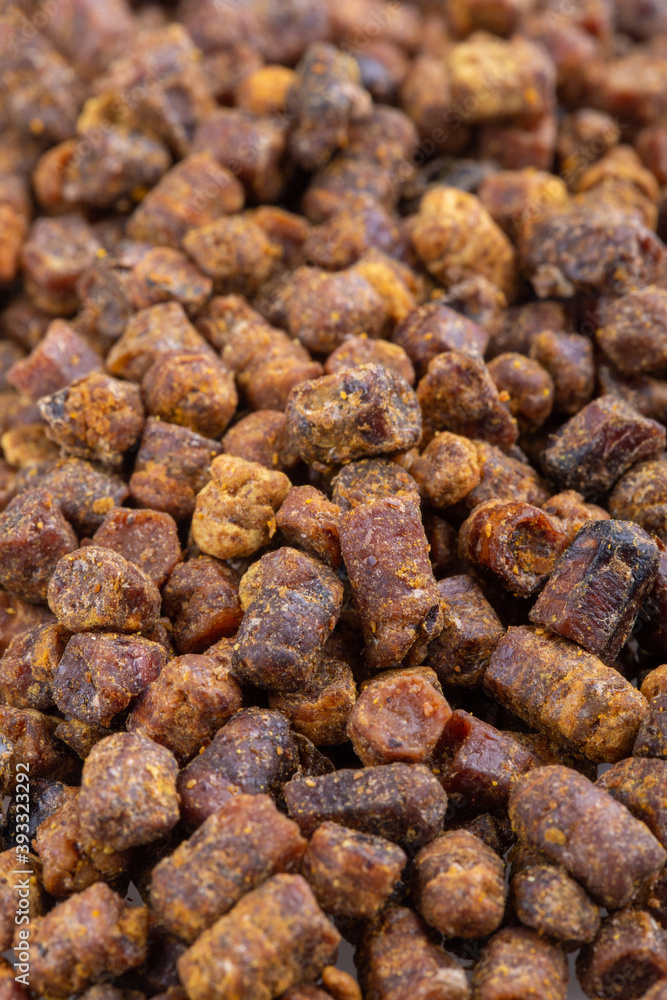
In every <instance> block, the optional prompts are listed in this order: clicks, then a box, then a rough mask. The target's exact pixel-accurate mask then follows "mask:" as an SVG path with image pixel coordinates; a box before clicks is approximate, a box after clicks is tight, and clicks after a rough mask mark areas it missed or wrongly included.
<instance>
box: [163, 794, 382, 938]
mask: <svg viewBox="0 0 667 1000" xmlns="http://www.w3.org/2000/svg"><path fill="white" fill-rule="evenodd" d="M306 846H307V845H306V841H305V840H304V839H303V837H302V836H301V834H300V833H299V828H298V827H297V825H296V823H294V822H293V821H292V820H289V819H287V818H286V817H285V816H283V815H282V814H281V813H279V812H278V810H277V809H276V807H275V805H274V804H273V802H272V800H271V799H270V798H269V797H268V795H237V796H235V797H234V798H233V799H230V801H229V802H228V803H227V804H226V805H225V806H224V807H223V808H222V809H220V810H219V811H218V812H215V813H213V814H212V815H211V816H209V817H208V819H207V820H205V822H204V823H202V825H201V826H200V827H199V829H198V830H197V831H196V833H194V834H193V835H192V837H190V838H189V840H185V841H184V842H183V843H182V844H180V845H179V847H178V848H177V849H176V851H175V852H174V853H173V854H170V855H168V856H167V857H166V858H164V859H163V860H162V861H160V862H159V863H158V865H156V867H155V868H154V869H153V874H152V879H151V905H152V906H153V908H154V909H155V911H156V913H157V914H158V915H159V917H160V920H161V922H162V923H163V924H164V925H165V926H166V927H167V929H168V930H169V931H171V933H173V934H177V935H178V936H179V937H181V938H182V939H183V940H185V941H188V942H192V941H194V940H195V939H196V938H197V937H198V936H199V934H201V933H202V932H203V931H204V930H206V928H207V927H210V926H211V925H212V924H214V923H215V922H216V920H218V919H219V917H221V916H223V914H225V913H227V912H229V910H231V909H232V907H233V906H234V905H235V903H237V902H238V901H239V900H240V899H241V898H242V897H243V896H244V895H245V894H246V893H247V892H249V891H251V890H252V889H255V888H256V887H257V886H259V885H261V884H262V882H264V881H265V880H266V879H267V878H270V877H271V876H272V875H276V874H277V873H278V872H286V871H294V870H296V869H298V866H299V863H300V860H301V857H302V855H303V853H304V851H305V850H306ZM394 850H397V848H394Z"/></svg>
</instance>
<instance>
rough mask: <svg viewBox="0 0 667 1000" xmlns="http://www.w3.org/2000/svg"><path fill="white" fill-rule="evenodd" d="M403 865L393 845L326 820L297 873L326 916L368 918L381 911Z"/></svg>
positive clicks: (403, 859)
mask: <svg viewBox="0 0 667 1000" xmlns="http://www.w3.org/2000/svg"><path fill="white" fill-rule="evenodd" d="M406 864H407V855H406V854H405V853H404V852H403V851H402V850H401V848H400V847H397V846H396V844H392V843H390V842H389V841H387V840H384V839H383V838H382V837H374V836H370V835H369V834H365V833H359V832H358V831H356V830H350V829H349V828H348V827H345V826H339V824H338V823H331V822H324V823H322V824H321V825H320V826H318V828H317V829H316V830H315V833H314V834H313V836H312V837H311V839H310V842H309V844H308V847H307V849H306V852H305V854H304V856H303V860H302V863H301V874H302V875H303V876H304V878H305V879H306V880H307V881H308V882H309V884H310V886H311V888H312V890H313V892H314V894H315V898H316V899H317V901H318V903H319V904H320V906H321V907H322V909H323V910H324V911H325V913H330V914H332V915H334V916H338V917H350V918H356V917H362V918H366V919H369V918H372V917H374V916H376V915H377V913H379V911H380V910H381V909H382V907H383V905H384V903H385V901H386V900H387V898H388V897H389V896H390V895H391V893H392V891H393V889H394V886H395V885H396V883H397V882H398V880H399V878H400V875H401V872H402V870H403V868H404V867H405V865H406Z"/></svg>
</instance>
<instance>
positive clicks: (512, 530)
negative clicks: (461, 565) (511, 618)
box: [459, 500, 567, 597]
mask: <svg viewBox="0 0 667 1000" xmlns="http://www.w3.org/2000/svg"><path fill="white" fill-rule="evenodd" d="M566 545H567V536H566V535H565V532H564V531H563V530H562V529H561V527H560V524H558V523H557V522H556V521H554V520H552V519H551V518H550V517H549V516H548V515H547V514H545V513H544V512H543V511H541V510H539V509H538V508H537V507H533V506H532V505H531V504H527V503H502V502H501V501H498V500H489V501H487V503H483V504H480V505H479V506H478V507H476V508H475V509H474V510H473V512H472V514H471V515H470V517H469V518H468V519H467V520H466V521H465V522H464V523H463V525H462V526H461V531H460V534H459V554H460V555H461V557H462V558H463V559H468V560H469V561H470V562H471V563H472V564H473V565H475V566H477V567H479V568H480V569H482V570H485V571H487V572H490V573H492V574H493V575H494V576H496V577H498V579H499V580H500V581H501V582H502V584H503V586H504V587H506V588H507V590H509V591H510V593H512V594H515V595H516V596H517V597H528V596H530V594H532V593H534V591H535V590H537V589H538V587H540V586H541V585H542V584H543V583H544V581H545V580H546V579H547V577H548V576H549V574H550V573H552V571H553V569H554V566H555V565H556V562H557V560H558V557H559V556H560V555H561V553H562V552H563V550H564V549H565V546H566Z"/></svg>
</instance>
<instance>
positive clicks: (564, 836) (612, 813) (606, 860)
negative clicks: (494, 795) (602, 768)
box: [509, 765, 665, 909]
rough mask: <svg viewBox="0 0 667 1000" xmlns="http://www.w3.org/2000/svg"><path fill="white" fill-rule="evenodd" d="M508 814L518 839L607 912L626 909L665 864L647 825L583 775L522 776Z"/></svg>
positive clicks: (558, 770) (540, 772) (557, 770)
mask: <svg viewBox="0 0 667 1000" xmlns="http://www.w3.org/2000/svg"><path fill="white" fill-rule="evenodd" d="M509 811H510V818H511V820H512V826H513V828H514V830H515V831H516V833H517V834H518V836H519V837H520V839H521V840H524V841H527V842H528V843H529V844H531V845H532V846H534V847H537V848H538V849H539V850H540V851H543V852H544V853H545V854H546V855H548V857H550V858H551V859H552V860H553V861H557V862H559V863H560V864H562V865H564V867H565V868H567V870H568V871H569V872H570V874H571V875H573V876H574V877H575V878H576V879H577V880H578V881H579V882H581V883H582V885H583V886H584V888H585V889H587V890H588V892H590V894H591V896H592V897H593V898H594V899H595V900H596V901H598V902H599V903H601V905H603V906H606V907H608V908H609V909H618V908H620V907H622V906H625V905H626V904H627V903H628V902H629V901H630V900H631V899H632V897H633V896H634V895H635V893H636V892H637V891H638V889H639V888H641V886H642V884H643V883H645V882H646V881H647V880H648V878H649V877H650V876H651V875H654V874H655V873H656V872H657V871H658V870H659V869H660V868H661V867H662V866H663V864H664V861H665V851H664V849H663V848H662V847H661V845H660V844H659V842H658V841H657V840H656V839H655V837H654V836H653V835H652V834H651V833H650V831H649V829H648V827H646V826H645V825H644V824H643V823H641V822H640V821H639V820H638V819H635V818H634V816H632V814H631V813H630V812H629V811H628V810H627V809H626V808H625V806H623V805H621V804H620V803H619V802H616V801H615V800H614V799H612V797H611V796H610V795H608V794H607V793H606V792H604V791H603V790H602V789H601V788H597V787H596V786H595V785H593V784H592V782H590V781H588V779H587V778H585V777H584V776H583V775H582V774H578V773H577V772H576V771H572V770H570V769H569V768H566V767H563V766H560V765H556V766H552V767H543V768H537V769H536V770H534V771H532V772H531V773H530V774H527V775H525V777H523V778H521V779H520V781H518V782H517V784H516V785H515V786H514V789H513V791H512V794H511V796H510V804H509Z"/></svg>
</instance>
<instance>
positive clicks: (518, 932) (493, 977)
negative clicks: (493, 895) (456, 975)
mask: <svg viewBox="0 0 667 1000" xmlns="http://www.w3.org/2000/svg"><path fill="white" fill-rule="evenodd" d="M568 979H569V977H568V971H567V961H566V959H565V955H564V953H563V951H562V949H561V948H560V947H559V946H558V945H556V944H552V943H551V942H550V941H549V940H548V939H547V938H543V937H541V936H540V935H539V934H536V933H535V932H534V931H530V930H527V929H526V928H524V927H516V928H510V927H506V928H505V929H504V930H501V931H498V933H497V934H495V935H494V936H493V937H492V938H491V940H490V941H489V943H488V944H487V945H486V947H485V948H484V950H483V951H482V954H481V956H480V959H479V962H478V963H477V965H476V966H475V968H474V970H473V977H472V990H473V992H472V995H473V997H474V998H475V1000H504V998H505V997H508V996H512V995H514V996H517V995H518V996H521V994H522V993H523V994H524V995H525V996H530V994H531V993H533V995H534V996H539V997H540V998H541V1000H565V997H566V995H567V987H568Z"/></svg>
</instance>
